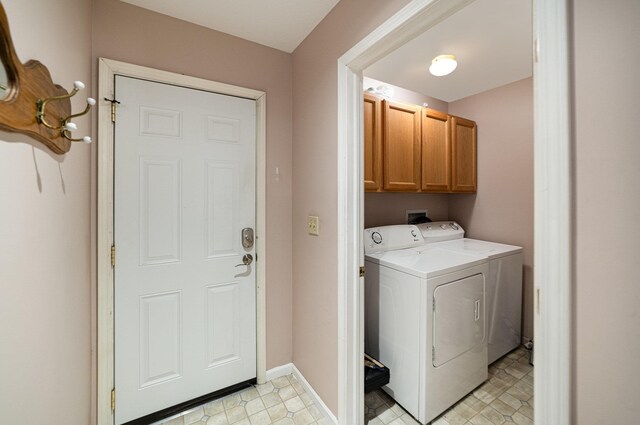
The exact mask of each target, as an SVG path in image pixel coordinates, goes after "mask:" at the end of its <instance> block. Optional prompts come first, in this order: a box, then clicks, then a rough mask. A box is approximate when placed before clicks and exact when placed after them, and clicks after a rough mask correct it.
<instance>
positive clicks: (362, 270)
mask: <svg viewBox="0 0 640 425" xmlns="http://www.w3.org/2000/svg"><path fill="white" fill-rule="evenodd" d="M360 277H364V266H360Z"/></svg>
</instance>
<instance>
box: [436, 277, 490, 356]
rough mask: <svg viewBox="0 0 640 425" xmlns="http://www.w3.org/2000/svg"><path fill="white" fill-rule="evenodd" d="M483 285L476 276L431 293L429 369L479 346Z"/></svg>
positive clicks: (483, 298)
mask: <svg viewBox="0 0 640 425" xmlns="http://www.w3.org/2000/svg"><path fill="white" fill-rule="evenodd" d="M484 294H485V282H484V275H483V274H476V275H473V276H469V277H466V278H464V279H460V280H457V281H455V282H451V283H448V284H446V285H440V286H438V287H437V288H436V289H435V291H434V292H433V299H434V302H433V304H434V305H433V359H432V361H433V366H435V367H439V366H442V365H443V364H445V363H447V362H449V361H451V360H453V359H455V358H456V357H458V356H460V355H462V354H464V353H466V352H467V351H469V350H472V349H473V348H474V347H476V346H479V345H481V344H483V342H484V339H485V311H484V310H485V308H484V302H485V297H484Z"/></svg>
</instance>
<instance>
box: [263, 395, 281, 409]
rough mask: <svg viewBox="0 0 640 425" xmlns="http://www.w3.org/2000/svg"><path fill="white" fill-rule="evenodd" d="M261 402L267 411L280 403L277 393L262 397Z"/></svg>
mask: <svg viewBox="0 0 640 425" xmlns="http://www.w3.org/2000/svg"><path fill="white" fill-rule="evenodd" d="M262 402H263V403H264V407H266V408H267V409H268V408H269V407H271V406H275V405H276V404H280V403H282V399H281V398H280V396H279V395H278V393H268V394H265V395H263V396H262Z"/></svg>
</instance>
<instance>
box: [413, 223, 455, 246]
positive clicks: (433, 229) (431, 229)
mask: <svg viewBox="0 0 640 425" xmlns="http://www.w3.org/2000/svg"><path fill="white" fill-rule="evenodd" d="M417 226H418V228H419V229H420V232H422V236H423V237H424V241H425V243H430V242H441V241H449V240H453V239H461V238H463V237H464V229H462V227H461V226H460V225H459V224H458V223H456V222H455V221H437V222H433V223H423V224H418V225H417Z"/></svg>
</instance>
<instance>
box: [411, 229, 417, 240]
mask: <svg viewBox="0 0 640 425" xmlns="http://www.w3.org/2000/svg"><path fill="white" fill-rule="evenodd" d="M411 236H413V237H414V238H415V237H416V236H418V235H417V234H416V230H415V229H411Z"/></svg>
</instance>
